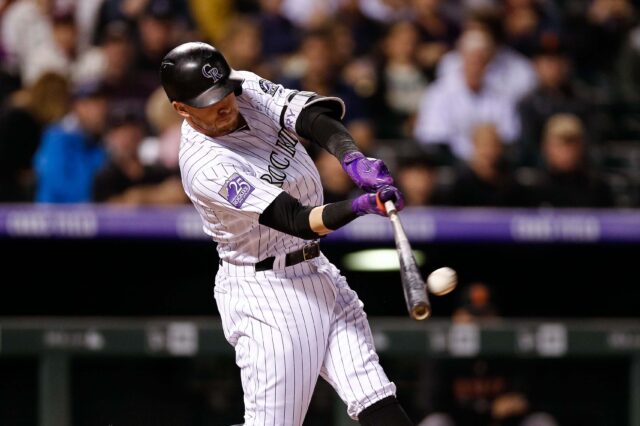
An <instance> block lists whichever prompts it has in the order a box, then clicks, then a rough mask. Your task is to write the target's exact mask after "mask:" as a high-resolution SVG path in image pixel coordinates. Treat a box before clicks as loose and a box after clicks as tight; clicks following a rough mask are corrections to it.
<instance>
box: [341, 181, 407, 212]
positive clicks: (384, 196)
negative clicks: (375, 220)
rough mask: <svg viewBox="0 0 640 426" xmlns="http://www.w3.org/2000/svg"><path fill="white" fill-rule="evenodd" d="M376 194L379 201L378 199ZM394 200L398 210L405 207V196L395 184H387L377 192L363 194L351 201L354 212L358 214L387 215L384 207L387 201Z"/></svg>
mask: <svg viewBox="0 0 640 426" xmlns="http://www.w3.org/2000/svg"><path fill="white" fill-rule="evenodd" d="M376 195H377V196H378V198H379V201H378V200H376ZM389 200H392V201H393V202H394V203H395V205H396V210H398V211H400V210H402V209H403V208H404V197H403V196H402V193H401V192H400V191H399V190H398V188H396V187H395V186H391V185H386V186H384V187H382V188H381V189H380V190H379V191H378V192H377V194H371V193H369V194H363V195H361V196H359V197H358V198H356V199H354V200H353V201H352V202H351V208H352V209H353V212H354V213H355V214H357V215H358V216H363V215H365V214H377V215H380V216H386V215H387V211H386V210H385V208H384V203H385V201H389Z"/></svg>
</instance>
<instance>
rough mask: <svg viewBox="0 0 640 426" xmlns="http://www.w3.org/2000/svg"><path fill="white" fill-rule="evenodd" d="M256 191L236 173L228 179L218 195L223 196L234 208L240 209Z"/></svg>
mask: <svg viewBox="0 0 640 426" xmlns="http://www.w3.org/2000/svg"><path fill="white" fill-rule="evenodd" d="M254 189H256V188H255V187H254V186H253V185H251V184H250V183H249V182H247V181H246V180H244V178H243V177H242V176H240V175H239V174H237V173H234V174H233V175H231V177H230V178H229V179H227V181H226V182H225V183H224V185H222V189H221V190H220V192H218V194H220V195H222V196H223V197H224V199H225V200H227V201H228V202H229V203H231V205H232V206H233V207H235V208H237V209H239V208H240V207H242V205H243V204H244V202H245V201H246V200H247V198H249V195H251V193H252V192H253V190H254Z"/></svg>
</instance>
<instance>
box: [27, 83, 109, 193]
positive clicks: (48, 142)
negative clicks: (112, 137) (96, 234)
mask: <svg viewBox="0 0 640 426" xmlns="http://www.w3.org/2000/svg"><path fill="white" fill-rule="evenodd" d="M72 95H73V102H72V108H71V113H70V114H68V115H67V116H65V117H64V118H63V119H62V120H61V121H59V122H58V123H55V124H53V125H52V126H50V127H49V128H47V129H46V131H45V133H44V136H43V139H42V143H41V145H40V147H39V148H38V151H37V152H36V155H35V159H34V169H35V171H36V179H37V187H36V201H37V202H44V203H74V202H87V201H90V200H91V185H92V183H93V178H94V176H95V174H96V172H97V171H98V170H99V169H100V168H101V167H102V166H103V165H104V163H105V161H106V158H107V157H106V152H105V150H104V147H103V146H102V132H103V131H104V127H105V120H106V114H107V100H106V93H105V89H104V86H103V85H102V84H101V83H99V82H91V83H84V84H81V85H78V86H76V87H75V88H74V90H73V93H72Z"/></svg>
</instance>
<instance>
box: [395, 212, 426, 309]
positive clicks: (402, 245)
mask: <svg viewBox="0 0 640 426" xmlns="http://www.w3.org/2000/svg"><path fill="white" fill-rule="evenodd" d="M384 207H385V209H386V210H387V216H389V220H391V226H392V227H393V237H394V239H395V241H396V250H397V252H398V259H399V260H400V278H401V280H402V289H403V290H404V299H405V301H406V302H407V310H408V311H409V315H410V316H411V318H413V319H414V320H424V319H426V318H428V317H429V315H431V303H429V296H428V295H427V288H426V285H425V281H424V280H423V279H422V275H420V270H419V269H418V264H417V263H416V259H415V257H414V256H413V251H411V244H409V239H408V238H407V234H406V233H405V232H404V228H403V227H402V222H400V217H399V216H398V211H397V210H396V206H395V204H394V203H393V201H386V202H385V203H384Z"/></svg>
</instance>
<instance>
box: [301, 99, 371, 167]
mask: <svg viewBox="0 0 640 426" xmlns="http://www.w3.org/2000/svg"><path fill="white" fill-rule="evenodd" d="M331 113H332V111H331V109H329V108H327V107H325V106H322V105H312V106H310V107H308V108H306V109H305V110H303V112H302V113H301V114H300V117H299V118H298V122H297V123H296V132H297V133H298V134H299V135H300V136H302V137H304V138H306V139H309V140H310V141H312V142H314V143H315V144H317V145H320V146H321V147H323V148H324V149H326V150H327V151H329V152H330V153H331V154H333V155H334V156H335V157H336V158H337V159H338V160H340V162H342V160H343V158H344V156H345V155H346V154H348V153H349V152H359V150H358V147H357V146H356V143H355V141H354V140H353V137H352V136H351V134H350V133H349V131H348V130H347V128H346V127H345V126H344V124H342V123H341V122H340V120H337V119H336V118H334V117H332V116H331Z"/></svg>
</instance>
